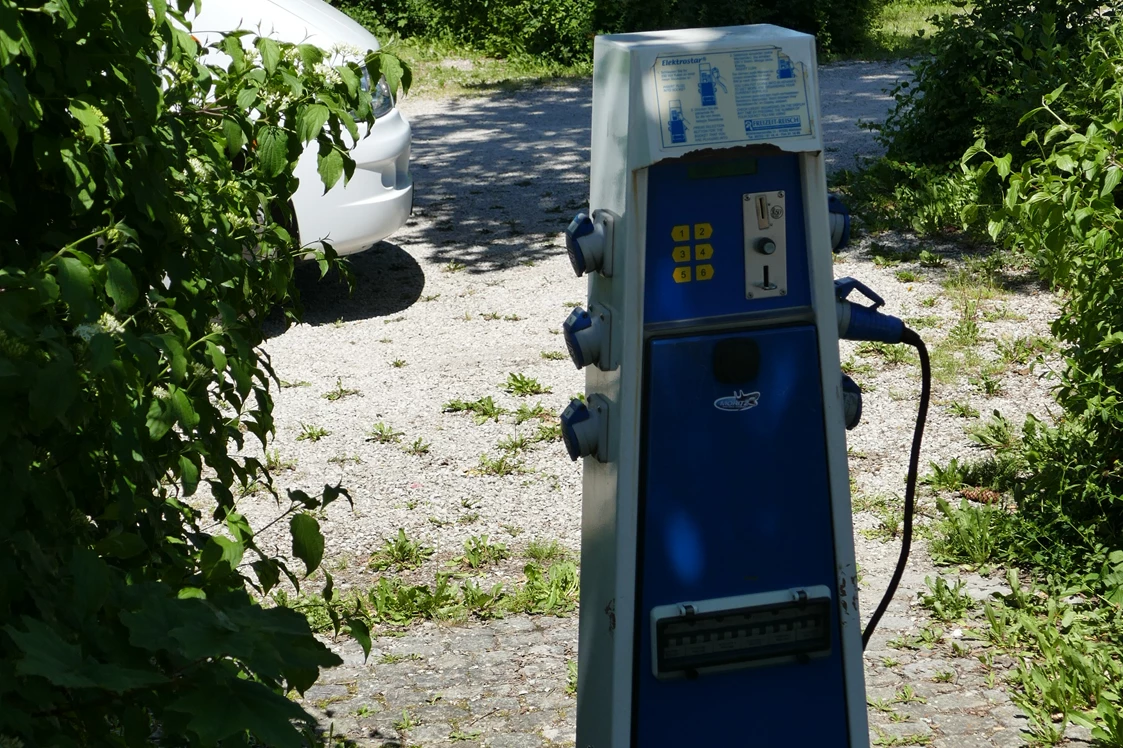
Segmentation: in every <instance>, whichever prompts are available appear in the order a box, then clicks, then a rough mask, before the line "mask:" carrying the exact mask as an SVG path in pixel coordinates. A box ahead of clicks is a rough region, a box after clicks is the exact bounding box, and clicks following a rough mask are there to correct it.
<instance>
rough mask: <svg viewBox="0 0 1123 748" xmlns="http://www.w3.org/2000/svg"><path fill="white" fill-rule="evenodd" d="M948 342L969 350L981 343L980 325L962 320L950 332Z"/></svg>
mask: <svg viewBox="0 0 1123 748" xmlns="http://www.w3.org/2000/svg"><path fill="white" fill-rule="evenodd" d="M948 341H949V342H950V343H952V344H953V345H955V346H957V347H960V348H969V347H971V346H973V345H976V344H978V342H979V323H978V322H976V321H975V320H973V319H961V320H959V321H958V322H956V323H955V326H954V327H952V328H951V330H949V331H948Z"/></svg>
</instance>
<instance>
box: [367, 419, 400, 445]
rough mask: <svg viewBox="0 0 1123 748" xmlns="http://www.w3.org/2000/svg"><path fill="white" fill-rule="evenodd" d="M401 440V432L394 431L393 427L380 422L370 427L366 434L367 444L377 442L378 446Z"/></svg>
mask: <svg viewBox="0 0 1123 748" xmlns="http://www.w3.org/2000/svg"><path fill="white" fill-rule="evenodd" d="M401 440H402V432H401V431H395V430H394V427H393V426H387V425H386V424H385V423H383V422H382V421H379V422H378V423H376V424H374V425H373V426H371V427H370V431H368V432H367V441H368V442H378V443H379V444H393V443H395V442H400V441H401Z"/></svg>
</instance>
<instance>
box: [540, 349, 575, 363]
mask: <svg viewBox="0 0 1123 748" xmlns="http://www.w3.org/2000/svg"><path fill="white" fill-rule="evenodd" d="M538 355H540V356H541V357H542V358H544V359H546V360H547V361H564V360H565V359H567V358H569V356H567V355H565V354H564V353H562V352H561V351H542V352H541V353H540V354H538Z"/></svg>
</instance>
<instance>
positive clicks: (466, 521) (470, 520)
mask: <svg viewBox="0 0 1123 748" xmlns="http://www.w3.org/2000/svg"><path fill="white" fill-rule="evenodd" d="M479 521H480V513H479V512H468V513H467V514H462V515H460V516H459V517H458V518H457V519H456V524H458V525H474V524H476V523H477V522H479Z"/></svg>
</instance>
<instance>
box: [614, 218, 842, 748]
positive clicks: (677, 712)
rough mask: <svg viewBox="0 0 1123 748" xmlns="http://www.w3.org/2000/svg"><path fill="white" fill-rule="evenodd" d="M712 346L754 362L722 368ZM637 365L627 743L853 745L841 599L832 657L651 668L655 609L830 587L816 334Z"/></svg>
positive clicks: (695, 341) (804, 330)
mask: <svg viewBox="0 0 1123 748" xmlns="http://www.w3.org/2000/svg"><path fill="white" fill-rule="evenodd" d="M793 212H794V211H793ZM710 215H713V214H712V213H711V214H710ZM716 233H717V227H716V226H715V235H716ZM723 301H724V297H718V296H716V295H715V296H713V297H711V298H709V299H708V300H707V299H703V300H699V301H698V302H696V303H697V304H699V305H705V304H708V305H710V306H707V307H706V308H707V309H711V308H717V306H718V305H720V304H721V303H722V302H723ZM730 340H740V341H751V342H748V343H745V342H740V343H728V342H723V341H730ZM718 346H721V349H720V350H721V351H722V352H724V351H727V350H729V349H730V348H731V347H732V348H738V349H739V350H741V351H743V350H744V349H745V348H749V349H751V351H755V352H756V353H757V354H758V355H757V357H756V366H755V367H754V366H753V365H752V363H753V362H751V361H746V360H741V361H739V362H734V364H733V365H721V364H719V360H718V359H720V358H721V357H720V356H719V357H718V359H715V355H714V354H715V348H717V347H718ZM646 358H647V365H646V373H645V380H646V381H645V387H644V404H643V408H644V428H643V433H644V434H645V437H644V446H643V464H642V467H641V470H642V473H641V475H642V488H641V496H640V516H641V520H640V527H639V538H640V552H639V553H640V556H639V562H640V563H639V568H640V570H641V571H640V577H639V580H638V590H639V600H638V605H637V620H636V627H637V629H636V633H637V641H638V649H637V659H636V673H635V682H636V691H635V696H636V698H635V701H634V705H635V706H634V708H635V723H634V726H635V733H634V736H635V739H634V741H633V748H660V747H662V746H672V745H699V746H723V747H724V746H762V747H763V746H769V747H771V746H796V745H798V746H830V747H831V748H836V747H837V746H845V745H848V732H847V729H848V728H847V720H846V703H845V693H846V689H845V686H844V683H843V664H842V657H841V651H840V646H839V644H838V642H839V620H838V608H837V600H835V601H834V604H833V605H832V613H831V640H832V648H831V654H830V656H829V657H826V658H823V659H816V660H811V661H810V662H807V663H804V664H782V665H771V666H762V667H756V668H746V669H741V670H735V671H729V672H722V673H714V674H705V673H703V674H701V675H700V676H699V677H698V678H697V679H693V680H686V679H681V680H657V679H656V678H655V677H654V676H653V675H652V670H651V623H650V614H651V609H652V608H653V607H655V606H658V605H667V604H674V603H682V602H690V601H700V600H707V599H713V598H721V597H729V596H733V595H745V594H751V593H758V592H768V591H773V590H785V589H790V588H792V587H807V586H811V585H826V586H827V587H828V588H829V589H831V590H832V594H834V593H833V591H834V590H836V589H837V587H836V584H835V561H834V556H835V554H834V537H833V533H832V529H831V508H830V489H829V484H828V477H827V454H826V440H825V434H824V426H823V402H822V396H821V394H820V380H819V359H818V348H817V339H816V334H815V329H814V327H813V326H810V325H802V326H797V327H781V328H772V329H761V330H750V331H743V332H737V333H728V334H716V335H699V336H694V337H683V338H664V339H657V340H654V341H652V342H650V343H649V344H648V346H647V357H646ZM742 358H744V357H742ZM750 358H751V357H750ZM749 369H753V371H752V373H748V370H749ZM719 377H720V378H721V380H723V381H719ZM737 377H741V379H740V380H739V381H737ZM753 393H759V394H758V395H756V396H755V398H754V396H753ZM753 399H755V401H756V405H755V406H752V407H744V408H743V409H740V410H735V409H723V408H722V407H719V405H718V402H719V401H720V402H721V404H722V406H724V407H725V408H731V403H735V402H737V401H742V402H743V401H751V400H753Z"/></svg>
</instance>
